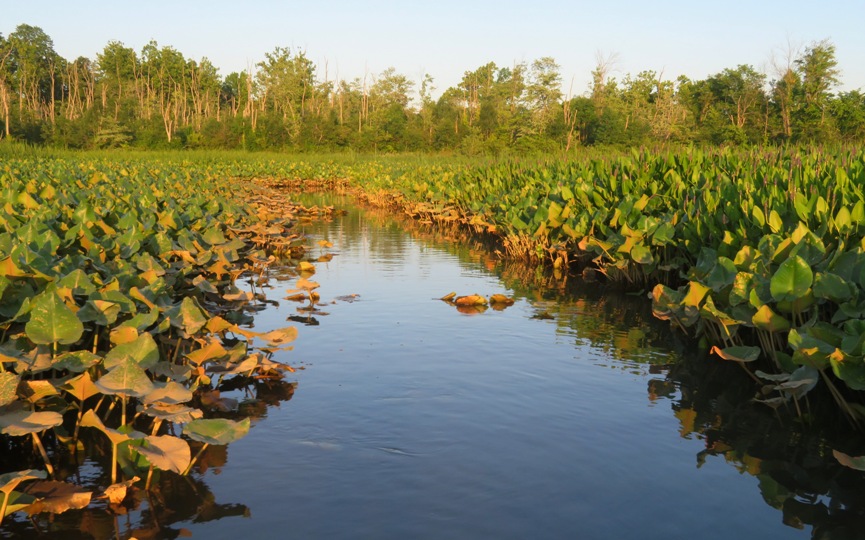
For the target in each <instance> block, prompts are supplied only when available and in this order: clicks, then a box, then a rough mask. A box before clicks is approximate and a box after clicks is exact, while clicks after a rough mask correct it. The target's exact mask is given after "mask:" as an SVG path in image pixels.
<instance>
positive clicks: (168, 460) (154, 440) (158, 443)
mask: <svg viewBox="0 0 865 540" xmlns="http://www.w3.org/2000/svg"><path fill="white" fill-rule="evenodd" d="M144 441H145V442H144V445H143V446H137V447H135V451H136V452H138V453H139V454H141V455H142V456H144V457H146V458H147V461H149V462H150V463H151V465H153V466H154V467H156V468H157V469H161V470H163V471H171V472H175V473H177V474H183V472H184V471H185V470H186V468H187V467H188V466H189V462H190V461H191V459H192V457H191V455H190V451H189V443H188V442H186V441H184V440H183V439H181V438H179V437H172V436H171V435H162V436H158V437H157V436H148V437H145V438H144Z"/></svg>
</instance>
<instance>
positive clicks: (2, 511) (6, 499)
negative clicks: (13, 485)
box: [0, 491, 12, 523]
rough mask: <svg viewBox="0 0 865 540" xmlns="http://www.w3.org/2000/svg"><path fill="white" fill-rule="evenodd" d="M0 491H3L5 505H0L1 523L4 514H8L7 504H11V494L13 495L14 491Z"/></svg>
mask: <svg viewBox="0 0 865 540" xmlns="http://www.w3.org/2000/svg"><path fill="white" fill-rule="evenodd" d="M0 493H3V506H0V523H3V516H5V515H6V506H7V505H8V504H9V496H10V495H12V492H11V491H10V492H9V493H6V492H5V491H2V492H0Z"/></svg>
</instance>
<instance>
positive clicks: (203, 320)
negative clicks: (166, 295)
mask: <svg viewBox="0 0 865 540" xmlns="http://www.w3.org/2000/svg"><path fill="white" fill-rule="evenodd" d="M166 315H167V316H168V318H169V319H170V320H171V325H172V326H174V327H176V328H181V329H182V330H183V331H184V332H186V333H187V334H188V335H190V336H192V335H195V334H196V333H197V332H198V331H199V330H201V329H202V328H204V325H206V324H207V319H208V317H207V313H206V312H205V311H204V310H203V309H202V308H201V307H200V306H199V305H198V302H196V301H195V300H194V299H193V298H192V297H189V296H187V297H185V298H184V299H183V301H182V302H180V304H179V305H176V306H174V307H172V308H170V309H168V310H167V311H166Z"/></svg>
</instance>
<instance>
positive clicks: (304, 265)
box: [297, 261, 315, 274]
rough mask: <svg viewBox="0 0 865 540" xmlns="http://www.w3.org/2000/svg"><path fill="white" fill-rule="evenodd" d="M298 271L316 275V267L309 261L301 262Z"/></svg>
mask: <svg viewBox="0 0 865 540" xmlns="http://www.w3.org/2000/svg"><path fill="white" fill-rule="evenodd" d="M297 271H298V272H302V273H305V274H314V273H315V265H314V264H312V263H310V262H307V261H300V263H298V265H297Z"/></svg>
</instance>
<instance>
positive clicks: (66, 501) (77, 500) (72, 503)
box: [21, 480, 93, 516]
mask: <svg viewBox="0 0 865 540" xmlns="http://www.w3.org/2000/svg"><path fill="white" fill-rule="evenodd" d="M21 491H22V493H26V494H28V495H30V496H32V497H35V498H36V502H34V503H32V504H31V505H30V506H28V507H27V508H26V511H27V513H28V514H30V515H31V516H32V515H34V514H41V513H42V512H50V513H52V514H62V513H63V512H66V511H67V510H78V509H80V508H84V507H85V506H87V505H88V504H90V497H91V496H92V495H93V493H92V492H90V491H83V490H82V489H81V488H79V487H78V486H76V485H75V484H70V483H68V482H58V481H56V480H39V481H36V482H31V483H29V484H27V486H26V487H25V488H24V489H23V490H21Z"/></svg>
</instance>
